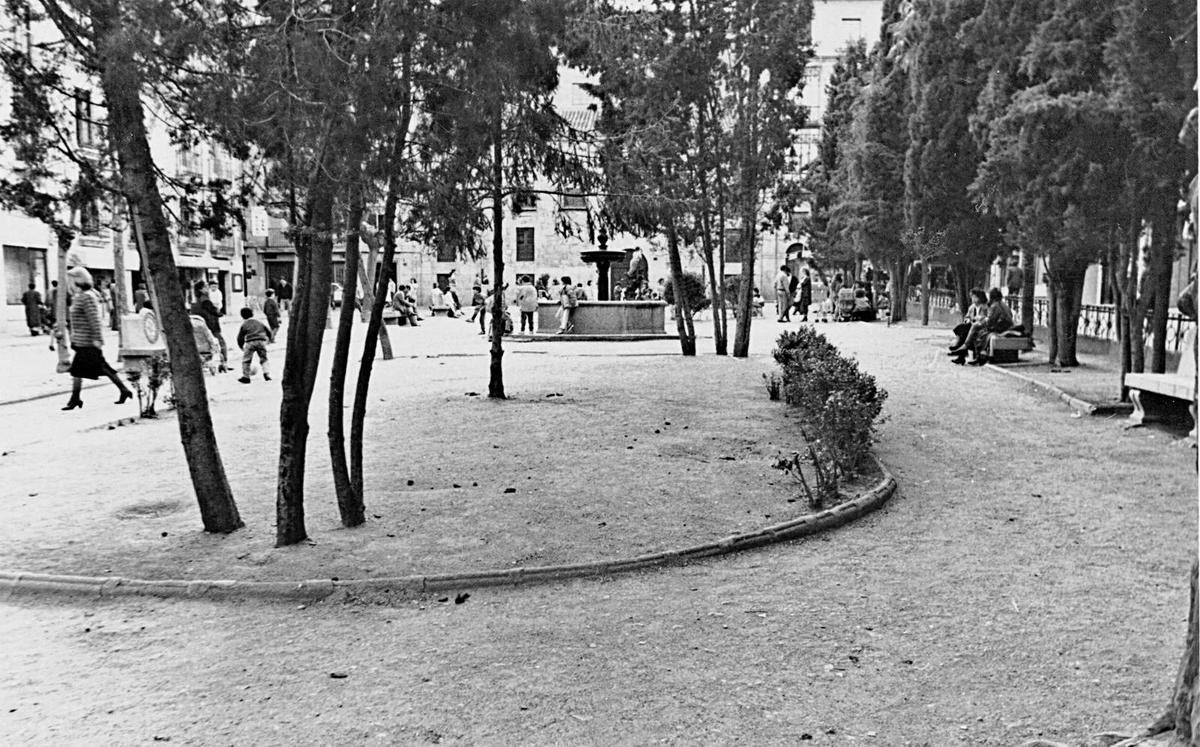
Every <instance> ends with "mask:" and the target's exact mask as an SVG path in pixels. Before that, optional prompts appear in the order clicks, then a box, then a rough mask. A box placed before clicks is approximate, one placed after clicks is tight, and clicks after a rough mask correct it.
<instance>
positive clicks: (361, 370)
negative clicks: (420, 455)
mask: <svg viewBox="0 0 1200 747" xmlns="http://www.w3.org/2000/svg"><path fill="white" fill-rule="evenodd" d="M401 137H403V136H402V135H398V136H397V138H401ZM401 151H402V146H400V145H399V144H397V145H396V147H395V148H394V149H393V156H394V159H393V163H395V162H396V160H398V155H399V153H400V152H401ZM399 189H400V186H399V183H398V180H397V179H396V178H395V177H394V176H393V177H391V178H389V179H388V189H387V196H386V197H384V200H383V220H384V224H383V258H382V259H381V260H380V262H381V265H382V266H381V267H380V268H379V272H378V273H377V275H378V277H376V278H375V294H374V295H375V299H374V303H373V304H372V305H371V318H370V319H369V320H368V321H367V332H366V338H365V339H364V341H363V354H362V359H361V360H360V361H359V363H358V379H357V381H356V382H355V385H354V406H353V407H352V408H351V410H350V482H351V484H353V486H354V490H355V492H357V493H358V494H359V495H360V496H365V493H364V492H363V467H362V464H363V431H364V429H365V421H366V417H367V394H368V392H369V391H370V388H371V371H372V370H373V369H374V367H375V349H376V347H377V345H378V342H379V336H380V331H381V330H382V329H383V309H384V307H385V306H387V301H388V297H387V295H388V293H387V289H388V281H389V280H390V279H391V272H392V269H391V268H392V259H393V258H394V257H395V255H396V203H397V202H398V200H399V194H398V191H399Z"/></svg>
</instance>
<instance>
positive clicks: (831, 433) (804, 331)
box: [774, 327, 887, 505]
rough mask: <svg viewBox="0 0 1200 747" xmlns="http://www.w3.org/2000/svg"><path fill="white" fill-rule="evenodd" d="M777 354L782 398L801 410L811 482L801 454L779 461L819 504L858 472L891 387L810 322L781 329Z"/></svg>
mask: <svg viewBox="0 0 1200 747" xmlns="http://www.w3.org/2000/svg"><path fill="white" fill-rule="evenodd" d="M774 356H775V361H776V363H778V364H779V367H780V369H781V379H782V385H781V391H782V394H783V399H784V401H786V402H787V403H788V404H789V405H792V406H793V407H795V408H796V409H797V410H798V411H799V413H800V416H801V421H802V425H801V432H802V434H803V435H804V440H805V442H806V443H805V449H806V451H807V453H808V459H807V462H808V464H809V467H810V469H811V470H812V473H813V475H814V480H813V486H812V487H810V486H809V485H808V483H807V480H806V479H805V478H804V475H803V470H802V467H801V459H800V458H799V457H798V456H797V455H793V456H792V457H790V458H785V459H783V460H781V461H780V463H779V465H777V466H780V467H781V468H785V469H788V470H789V471H790V472H792V474H793V475H796V476H797V477H798V479H799V480H800V482H801V484H802V485H803V486H804V488H805V490H806V491H807V492H808V494H809V500H810V502H811V503H813V504H814V505H819V504H822V503H824V502H826V501H828V500H830V499H832V498H833V497H834V496H836V494H837V488H838V484H839V482H840V480H841V479H842V478H843V477H845V476H847V475H851V474H854V472H855V471H856V470H857V469H858V467H859V464H860V462H861V461H862V459H863V457H864V456H866V454H867V452H868V451H869V450H870V447H871V441H872V438H873V436H874V429H875V422H876V420H877V419H878V417H879V414H880V411H881V410H882V409H883V403H884V401H885V400H886V399H887V391H885V390H884V389H881V388H880V387H879V386H877V385H876V383H875V377H873V376H871V375H870V374H866V373H863V372H862V371H861V370H859V368H858V364H857V363H856V362H855V361H853V360H852V359H849V358H846V357H845V356H843V355H842V354H841V353H840V352H839V351H838V349H837V348H836V347H834V346H833V345H832V344H831V343H830V342H829V341H828V340H826V339H825V336H824V335H822V334H821V333H819V332H816V331H815V330H813V329H812V328H811V327H801V328H799V329H798V330H796V331H794V332H785V333H783V334H782V335H780V336H779V341H778V343H777V346H776V348H775V352H774Z"/></svg>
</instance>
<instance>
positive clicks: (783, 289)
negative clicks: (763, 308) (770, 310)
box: [775, 265, 792, 322]
mask: <svg viewBox="0 0 1200 747" xmlns="http://www.w3.org/2000/svg"><path fill="white" fill-rule="evenodd" d="M791 284H792V268H790V267H788V266H787V265H781V266H780V267H779V274H778V275H776V276H775V310H776V311H777V312H778V314H777V317H778V318H777V320H776V321H780V322H790V321H791V320H792V316H791V310H792V291H791Z"/></svg>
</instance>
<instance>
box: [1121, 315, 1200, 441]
mask: <svg viewBox="0 0 1200 747" xmlns="http://www.w3.org/2000/svg"><path fill="white" fill-rule="evenodd" d="M1125 386H1127V387H1129V398H1130V399H1132V400H1133V408H1134V409H1133V414H1131V415H1130V416H1129V420H1130V424H1129V425H1130V427H1131V428H1136V427H1138V426H1140V425H1145V424H1146V423H1155V422H1161V421H1163V420H1167V419H1169V418H1170V416H1171V414H1172V410H1173V409H1174V408H1177V407H1178V402H1179V401H1183V402H1186V403H1187V405H1188V414H1189V415H1191V417H1192V430H1191V432H1190V433H1189V434H1188V436H1189V437H1190V438H1195V437H1196V330H1194V329H1189V330H1187V331H1186V332H1184V334H1183V344H1182V346H1181V347H1180V356H1179V366H1178V367H1177V368H1176V369H1175V372H1174V373H1161V374H1155V373H1131V374H1125Z"/></svg>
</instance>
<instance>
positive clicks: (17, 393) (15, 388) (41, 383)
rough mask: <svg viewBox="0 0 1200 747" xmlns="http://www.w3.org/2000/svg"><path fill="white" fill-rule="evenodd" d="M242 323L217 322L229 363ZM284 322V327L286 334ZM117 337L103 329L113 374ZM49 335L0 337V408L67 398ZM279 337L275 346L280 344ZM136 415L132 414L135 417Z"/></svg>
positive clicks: (92, 385) (66, 379) (95, 385)
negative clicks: (44, 399) (42, 400)
mask: <svg viewBox="0 0 1200 747" xmlns="http://www.w3.org/2000/svg"><path fill="white" fill-rule="evenodd" d="M241 323H242V320H241V319H240V318H237V317H233V318H231V317H230V316H229V315H228V314H226V315H225V316H224V317H222V318H221V331H222V334H223V335H224V337H225V342H226V343H227V344H228V345H229V348H230V356H229V357H230V360H231V361H239V360H241V358H240V356H241V354H240V353H239V352H238V351H237V349H236V340H237V331H238V327H240V326H241ZM286 329H287V322H286V318H285V322H284V327H283V329H282V330H281V333H282V332H283V331H286ZM117 339H118V338H117V333H116V332H113V331H112V330H110V329H108V328H107V327H106V328H105V329H104V358H105V359H106V360H107V361H108V362H109V364H110V365H112V366H113V367H114V368H116V369H117V371H120V370H121V366H120V359H119V357H118V350H119V345H118V342H117ZM53 340H54V337H53V335H38V336H36V337H34V336H31V335H29V334H28V333H26V334H25V335H23V336H22V335H15V334H8V335H3V336H0V358H3V364H0V406H4V405H7V404H12V403H14V402H24V401H28V400H33V399H40V398H43V397H55V396H62V397H64V398H65V397H67V396H69V395H70V392H71V376H70V375H69V374H66V373H58V372H57V370H56V368H57V365H58V353H57V352H55V351H53V350H50V349H49V346H50V343H51V342H52V341H53ZM282 342H283V339H282V334H281V336H280V340H279V343H282ZM83 387H84V391H87V390H89V389H103V388H105V387H108V388H112V384H111V383H109V382H108V381H107V380H104V379H101V380H99V381H95V382H90V381H86V380H85V381H84V383H83ZM135 414H136V413H135Z"/></svg>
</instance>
